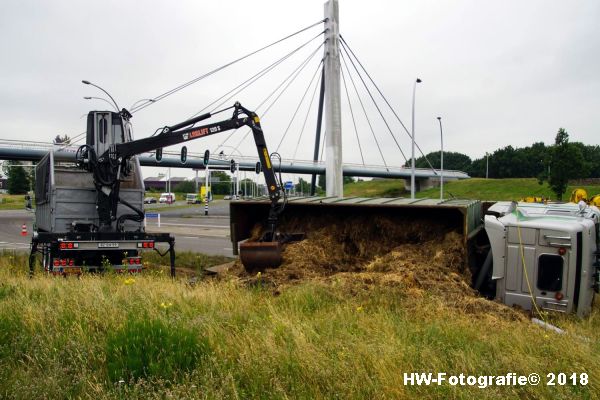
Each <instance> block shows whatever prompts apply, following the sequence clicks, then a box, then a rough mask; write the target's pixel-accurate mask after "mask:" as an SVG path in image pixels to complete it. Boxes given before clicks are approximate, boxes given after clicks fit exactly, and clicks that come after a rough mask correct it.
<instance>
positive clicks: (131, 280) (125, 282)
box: [123, 278, 135, 285]
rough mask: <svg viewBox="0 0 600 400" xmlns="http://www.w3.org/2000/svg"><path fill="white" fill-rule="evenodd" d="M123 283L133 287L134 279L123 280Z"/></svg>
mask: <svg viewBox="0 0 600 400" xmlns="http://www.w3.org/2000/svg"><path fill="white" fill-rule="evenodd" d="M123 283H124V284H125V285H133V284H134V283H135V279H133V278H127V279H125V280H124V281H123Z"/></svg>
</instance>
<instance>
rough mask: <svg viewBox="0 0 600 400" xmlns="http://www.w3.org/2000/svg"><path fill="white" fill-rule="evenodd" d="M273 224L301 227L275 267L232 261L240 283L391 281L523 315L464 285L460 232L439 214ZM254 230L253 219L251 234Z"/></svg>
mask: <svg viewBox="0 0 600 400" xmlns="http://www.w3.org/2000/svg"><path fill="white" fill-rule="evenodd" d="M281 230H282V231H287V232H305V234H306V238H305V240H303V241H300V242H296V243H290V244H288V245H287V246H286V248H285V251H284V253H283V263H282V265H281V266H280V267H279V268H276V269H266V270H265V271H264V272H261V273H260V274H254V273H252V274H250V273H247V272H246V271H244V268H243V266H242V265H241V263H240V262H239V261H238V262H236V264H235V265H234V266H233V267H232V268H231V269H230V273H231V274H232V275H234V276H237V277H238V278H239V279H241V280H242V281H243V282H245V283H247V284H250V285H253V284H258V283H260V284H261V285H269V286H272V287H273V288H274V289H275V290H277V291H280V290H282V289H284V288H286V287H288V286H290V285H294V284H297V283H301V282H304V281H320V282H324V283H331V282H343V283H344V284H345V285H348V286H354V287H356V286H357V285H358V286H361V287H365V288H375V287H378V286H382V285H385V286H398V287H400V288H401V289H403V291H404V293H405V294H406V295H407V297H410V298H420V297H423V296H434V297H437V298H439V299H440V300H441V302H442V304H443V305H445V306H449V307H452V308H455V309H460V310H462V311H464V312H467V313H471V314H488V313H490V312H493V313H495V314H497V315H500V316H501V317H506V318H509V319H521V318H523V316H522V314H521V313H519V312H517V311H515V310H512V309H510V308H508V307H505V306H503V305H501V304H499V303H496V302H492V301H489V300H486V299H484V298H482V297H481V296H480V295H479V294H478V293H477V292H476V291H475V290H474V289H472V288H471V287H470V285H469V283H470V282H471V279H472V277H471V273H470V269H469V268H468V265H467V254H466V249H465V243H464V238H463V236H462V234H461V233H459V232H458V229H457V228H456V227H455V226H452V225H451V224H450V223H448V222H447V221H443V220H442V221H439V220H432V219H423V218H420V217H417V216H413V217H411V216H393V217H391V216H382V215H370V216H349V217H347V218H343V219H341V218H339V217H336V216H330V217H323V218H318V219H315V218H306V219H302V218H293V219H291V220H288V221H286V222H285V224H284V225H283V226H282V227H281ZM259 236H260V226H257V227H255V229H254V232H253V237H254V238H257V237H259Z"/></svg>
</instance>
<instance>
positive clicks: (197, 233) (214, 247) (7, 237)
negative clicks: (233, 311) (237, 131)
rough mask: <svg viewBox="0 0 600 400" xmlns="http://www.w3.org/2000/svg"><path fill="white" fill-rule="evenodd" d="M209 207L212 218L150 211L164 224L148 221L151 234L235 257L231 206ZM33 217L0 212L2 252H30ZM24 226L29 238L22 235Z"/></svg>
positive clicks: (197, 209)
mask: <svg viewBox="0 0 600 400" xmlns="http://www.w3.org/2000/svg"><path fill="white" fill-rule="evenodd" d="M214 203H215V204H213V203H211V204H210V205H209V215H208V216H205V215H204V205H194V206H192V207H189V208H175V207H174V206H173V207H172V208H173V209H170V208H171V207H169V206H164V207H160V208H156V209H153V210H152V209H151V210H147V212H158V213H160V216H161V220H160V222H161V224H160V227H158V221H157V220H156V219H148V220H147V226H146V230H147V231H148V232H169V233H172V234H173V235H174V236H175V249H176V251H192V252H199V253H205V254H211V255H224V256H233V250H232V245H231V241H230V239H229V204H228V203H227V202H225V201H220V202H218V201H217V202H214ZM33 218H34V214H33V213H32V212H28V211H25V210H0V250H2V249H13V250H29V245H30V242H31V233H32V226H33ZM23 224H25V225H26V227H27V235H26V236H22V235H21V227H22V225H23Z"/></svg>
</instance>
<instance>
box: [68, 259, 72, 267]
mask: <svg viewBox="0 0 600 400" xmlns="http://www.w3.org/2000/svg"><path fill="white" fill-rule="evenodd" d="M72 266H73V259H72V258H71V259H69V267H72Z"/></svg>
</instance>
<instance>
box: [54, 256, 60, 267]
mask: <svg viewBox="0 0 600 400" xmlns="http://www.w3.org/2000/svg"><path fill="white" fill-rule="evenodd" d="M59 265H60V260H59V259H58V258H55V259H54V266H55V267H58V266H59Z"/></svg>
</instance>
